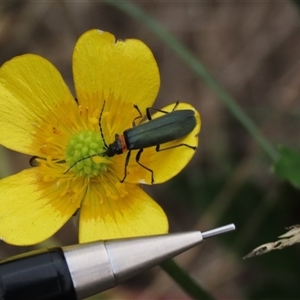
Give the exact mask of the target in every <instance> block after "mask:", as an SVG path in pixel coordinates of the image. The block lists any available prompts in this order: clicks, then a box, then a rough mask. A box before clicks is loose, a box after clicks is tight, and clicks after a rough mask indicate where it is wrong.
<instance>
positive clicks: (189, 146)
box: [155, 143, 197, 152]
mask: <svg viewBox="0 0 300 300" xmlns="http://www.w3.org/2000/svg"><path fill="white" fill-rule="evenodd" d="M181 146H185V147H188V148H191V149H193V150H196V149H197V147H194V146H191V145H188V144H184V143H181V144H178V145H174V146H171V147H167V148H163V149H161V148H160V145H157V146H156V148H155V149H156V152H160V151H164V150H169V149H173V148H177V147H181Z"/></svg>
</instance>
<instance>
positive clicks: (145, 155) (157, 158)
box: [115, 102, 201, 184]
mask: <svg viewBox="0 0 300 300" xmlns="http://www.w3.org/2000/svg"><path fill="white" fill-rule="evenodd" d="M173 108H174V104H171V105H168V106H166V107H164V108H162V110H164V111H168V112H170V111H172V109H173ZM181 109H191V110H193V111H194V112H195V117H196V122H197V123H196V126H195V128H194V129H193V130H192V132H191V133H189V134H188V135H187V136H185V137H183V138H181V139H177V140H174V141H172V142H169V143H166V144H162V145H161V147H160V148H161V149H164V148H168V147H172V146H176V145H179V144H187V145H190V146H193V147H197V146H198V134H199V132H200V127H201V119H200V115H199V113H198V112H197V111H196V110H195V108H194V107H193V106H192V105H190V104H188V103H183V102H180V103H179V105H178V106H177V108H176V110H181ZM161 115H164V113H161V112H159V113H156V114H154V115H153V118H156V117H158V116H161ZM137 152H138V151H137V150H133V151H132V152H131V156H130V161H129V164H128V167H127V172H128V175H127V177H126V180H125V181H126V182H129V183H142V184H151V172H149V171H148V170H146V169H145V168H143V167H141V166H140V165H139V164H137V162H136V155H137ZM195 153H196V151H195V150H194V149H191V148H189V147H187V146H179V147H175V148H172V149H168V150H164V151H159V152H157V151H156V149H155V147H151V148H145V149H144V151H143V152H142V154H141V157H140V160H139V162H140V163H141V164H143V165H144V166H146V167H147V168H149V169H151V170H152V171H153V174H154V183H162V182H165V181H167V180H169V179H171V178H172V177H174V176H175V175H177V174H178V173H179V172H180V171H181V170H182V169H183V168H184V167H185V166H186V165H187V164H188V162H189V161H190V160H191V159H192V157H193V155H194V154H195ZM126 154H127V153H124V154H122V155H121V157H116V158H115V161H116V163H115V165H116V170H119V172H120V174H119V173H118V176H119V177H122V176H123V175H124V167H125V157H126Z"/></svg>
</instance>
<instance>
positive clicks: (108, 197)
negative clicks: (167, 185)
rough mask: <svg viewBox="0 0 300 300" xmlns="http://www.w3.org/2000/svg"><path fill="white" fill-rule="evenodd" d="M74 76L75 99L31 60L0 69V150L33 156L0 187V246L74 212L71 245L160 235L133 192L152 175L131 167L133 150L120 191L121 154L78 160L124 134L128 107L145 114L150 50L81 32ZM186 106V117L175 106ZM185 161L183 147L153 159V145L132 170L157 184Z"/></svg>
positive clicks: (132, 114) (38, 234)
mask: <svg viewBox="0 0 300 300" xmlns="http://www.w3.org/2000/svg"><path fill="white" fill-rule="evenodd" d="M73 74H74V84H75V92H76V100H74V97H73V96H72V94H71V92H70V91H69V89H68V87H67V85H66V84H65V82H64V81H63V79H62V77H61V75H60V73H59V72H58V71H57V69H56V68H55V67H54V66H53V65H52V64H51V63H50V62H48V61H47V60H46V59H44V58H42V57H40V56H37V55H33V54H27V55H22V56H18V57H15V58H13V59H12V60H10V61H8V62H6V63H5V64H4V65H3V66H2V67H1V69H0V128H1V133H0V144H2V145H4V146H5V147H7V148H9V149H12V150H15V151H18V152H22V153H25V154H28V155H31V156H36V157H38V158H36V162H37V163H38V166H36V167H33V168H30V169H26V170H24V171H22V172H20V173H18V174H16V175H13V176H10V177H7V178H5V179H2V180H1V181H0V238H1V239H2V240H4V241H5V242H7V243H10V244H15V245H30V244H35V243H38V242H40V241H43V240H45V239H47V238H48V237H50V236H52V235H53V234H54V233H55V232H56V231H57V230H58V229H60V228H61V227H62V226H63V224H64V223H65V222H66V221H67V220H68V219H70V217H71V216H72V215H73V214H74V213H75V212H76V211H77V210H78V209H79V208H80V221H79V241H80V242H87V241H93V240H98V239H111V238H119V237H132V236H139V235H152V234H160V233H166V232H167V231H168V220H167V217H166V215H165V213H164V211H163V210H162V208H161V207H160V206H159V205H158V204H157V203H156V202H155V201H153V200H152V199H151V198H150V197H149V196H148V195H147V194H146V193H145V192H144V191H143V190H142V189H141V188H140V187H139V185H137V184H138V183H147V184H150V183H151V176H150V174H149V172H148V171H147V170H146V169H144V168H142V167H141V166H139V165H138V164H137V163H136V161H135V156H136V151H132V154H131V158H130V161H129V164H128V167H127V171H128V175H127V177H126V180H125V182H124V183H121V182H120V180H121V179H122V178H123V177H124V166H125V157H126V154H122V155H115V156H113V157H107V156H101V155H100V156H95V157H93V158H87V159H83V160H81V161H79V160H80V159H81V158H85V157H87V156H89V155H92V154H97V153H101V152H103V149H104V146H105V144H104V141H103V139H102V135H103V137H104V138H105V142H106V144H110V143H112V142H113V141H114V137H115V134H116V133H118V134H122V133H123V131H124V130H125V129H128V128H131V127H132V122H133V119H134V118H136V117H137V116H138V113H137V110H136V109H135V108H134V107H133V105H137V106H138V107H139V109H140V111H141V112H142V113H143V114H144V113H145V110H146V108H147V107H151V106H152V104H153V102H154V100H155V98H156V96H157V93H158V89H159V84H160V79H159V72H158V68H157V65H156V62H155V59H154V58H153V55H152V53H151V51H150V50H149V49H148V47H147V46H146V45H145V44H143V43H142V42H141V41H139V40H134V39H129V40H126V41H117V42H116V41H115V38H114V36H113V35H111V34H110V33H108V32H102V31H99V30H90V31H88V32H86V33H85V34H83V35H82V36H81V37H80V38H79V40H78V42H77V44H76V46H75V49H74V53H73ZM173 106H174V105H170V106H168V107H166V108H164V109H165V110H167V111H171V110H172V108H173ZM185 107H186V108H189V109H193V108H192V107H191V106H190V105H188V104H184V103H180V104H179V109H182V108H185ZM102 109H103V112H102V114H101V111H102ZM195 113H196V118H197V126H196V128H195V129H194V130H193V132H192V133H191V134H190V135H188V136H187V137H185V138H183V139H181V140H182V142H184V143H186V144H190V145H193V146H197V144H198V138H197V134H198V132H199V130H200V117H199V114H198V113H197V112H195ZM100 114H101V119H100V120H99V118H100ZM156 115H159V114H156ZM99 123H100V125H101V130H102V135H101V132H100V128H99ZM177 143H178V141H177ZM173 144H176V143H175V142H172V143H168V144H166V145H167V146H168V145H169V146H170V145H173ZM193 154H194V150H192V149H190V148H188V147H178V148H174V149H172V150H170V151H162V152H156V151H155V147H152V148H149V149H145V151H144V152H143V155H142V156H141V163H143V164H144V165H146V166H147V167H149V168H151V169H152V170H153V171H154V176H155V183H160V182H163V181H166V180H168V179H170V178H171V177H173V176H174V175H176V174H177V173H178V172H179V171H180V170H181V169H182V168H183V167H184V166H185V165H186V164H187V163H188V161H189V160H190V158H191V157H192V155H193ZM76 161H79V162H78V163H77V164H75V166H73V163H74V162H75V163H76Z"/></svg>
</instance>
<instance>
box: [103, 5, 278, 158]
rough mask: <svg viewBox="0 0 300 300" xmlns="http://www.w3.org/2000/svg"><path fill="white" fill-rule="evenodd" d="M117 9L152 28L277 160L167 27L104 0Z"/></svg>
mask: <svg viewBox="0 0 300 300" xmlns="http://www.w3.org/2000/svg"><path fill="white" fill-rule="evenodd" d="M105 2H106V3H109V4H111V5H113V6H115V7H117V8H118V9H120V10H122V11H124V12H126V13H127V14H128V15H130V16H131V17H133V18H134V19H136V20H138V21H141V22H142V23H143V24H145V25H146V26H147V27H148V28H149V29H150V30H152V31H153V32H154V33H155V34H156V35H157V36H158V37H159V38H160V39H161V40H162V41H163V42H165V43H166V44H167V45H168V46H169V47H170V48H171V49H173V50H174V52H175V53H176V54H177V55H178V56H179V57H180V58H181V59H182V60H183V61H184V62H185V63H186V64H187V65H188V66H189V67H190V68H191V70H193V71H194V72H195V74H196V75H197V76H199V77H200V78H202V79H203V80H204V81H205V83H206V84H207V85H208V86H209V88H211V89H212V90H213V91H214V92H215V93H216V94H217V96H218V97H219V98H220V100H221V101H222V102H223V104H224V105H225V106H226V107H227V108H228V109H229V111H230V112H231V113H232V114H233V115H234V116H235V117H236V118H237V119H238V121H239V122H240V123H241V124H242V125H243V126H244V127H245V128H246V130H247V131H248V132H249V133H250V134H251V135H252V137H253V138H254V139H255V140H256V142H257V143H258V144H259V145H260V146H261V147H262V148H263V149H264V150H265V151H266V152H267V153H268V155H269V156H270V157H271V158H272V159H273V160H275V161H276V160H277V159H278V158H279V154H278V152H277V150H276V148H275V147H274V146H273V145H272V144H271V143H270V142H269V141H268V140H267V139H266V138H265V137H264V136H263V135H262V133H261V132H260V130H259V128H258V127H257V126H256V125H255V124H254V122H253V121H252V120H251V119H250V118H249V117H248V115H247V114H246V113H245V112H244V111H243V110H242V108H241V107H240V106H239V105H238V104H237V102H236V101H235V100H234V98H233V97H232V96H231V95H230V94H229V93H227V92H226V90H225V89H224V88H223V87H222V86H221V84H220V83H219V82H218V81H216V80H215V79H214V77H213V76H212V75H211V74H210V73H209V72H208V71H207V70H206V68H205V67H204V66H203V64H202V63H201V62H200V61H199V60H198V59H197V58H196V56H195V55H193V54H192V53H191V52H190V51H189V50H188V49H187V48H186V47H185V45H183V44H182V43H180V42H179V41H178V40H177V39H176V38H175V37H174V36H173V35H172V34H171V33H170V32H168V31H167V29H166V28H165V27H164V26H163V25H162V24H160V23H159V22H158V21H157V20H155V19H154V18H152V17H151V16H149V15H148V14H147V13H146V12H145V11H143V10H142V9H140V8H139V7H138V6H136V5H134V4H131V3H128V2H126V1H112V0H106V1H105Z"/></svg>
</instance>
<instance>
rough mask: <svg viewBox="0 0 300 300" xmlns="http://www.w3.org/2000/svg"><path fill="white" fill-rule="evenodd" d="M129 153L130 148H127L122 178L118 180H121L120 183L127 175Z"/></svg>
mask: <svg viewBox="0 0 300 300" xmlns="http://www.w3.org/2000/svg"><path fill="white" fill-rule="evenodd" d="M130 154H131V150H129V151H128V153H127V155H126V159H125V166H124V177H123V179H122V180H120V182H122V183H123V182H124V180H125V178H126V177H127V166H128V163H129V159H130Z"/></svg>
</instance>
